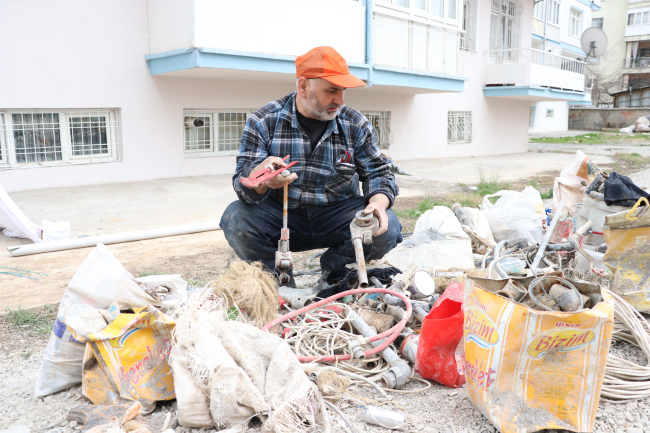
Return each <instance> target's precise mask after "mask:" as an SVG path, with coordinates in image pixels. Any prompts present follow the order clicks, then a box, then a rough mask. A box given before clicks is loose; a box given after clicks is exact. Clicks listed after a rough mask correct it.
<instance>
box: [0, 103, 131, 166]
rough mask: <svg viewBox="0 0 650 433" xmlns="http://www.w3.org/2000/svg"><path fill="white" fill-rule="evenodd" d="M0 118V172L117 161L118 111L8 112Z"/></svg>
mask: <svg viewBox="0 0 650 433" xmlns="http://www.w3.org/2000/svg"><path fill="white" fill-rule="evenodd" d="M2 117H3V119H0V128H1V129H0V136H1V137H2V138H0V149H1V151H2V157H1V159H0V167H1V168H4V169H12V168H25V167H38V166H52V165H66V164H84V163H94V162H111V161H115V160H117V159H118V150H119V139H118V137H119V131H118V126H119V125H118V117H117V110H105V109H102V110H7V111H6V112H5V114H4V116H2Z"/></svg>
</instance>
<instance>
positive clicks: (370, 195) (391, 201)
mask: <svg viewBox="0 0 650 433" xmlns="http://www.w3.org/2000/svg"><path fill="white" fill-rule="evenodd" d="M376 194H384V195H385V196H386V197H388V201H390V204H389V205H388V207H387V208H386V209H390V208H392V207H393V203H394V202H395V198H394V197H393V194H391V193H390V192H388V191H384V190H381V189H378V190H376V191H372V192H370V193H368V195H367V196H366V197H365V198H364V199H363V203H364V205H365V206H368V203H369V202H370V197H372V196H373V195H376Z"/></svg>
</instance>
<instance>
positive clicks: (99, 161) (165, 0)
mask: <svg viewBox="0 0 650 433" xmlns="http://www.w3.org/2000/svg"><path fill="white" fill-rule="evenodd" d="M571 1H574V0H571ZM575 1H577V0H575ZM533 9H534V3H533V1H532V0H309V1H307V0H238V1H226V0H148V1H147V0H113V1H110V2H87V1H83V0H70V1H68V2H65V3H64V4H62V3H60V2H50V1H46V0H37V1H32V2H19V1H5V2H0V39H1V40H3V41H5V43H4V44H1V45H0V54H2V58H3V59H5V60H6V61H3V62H0V77H1V78H0V184H2V186H3V187H4V188H5V189H7V190H8V191H16V190H24V189H37V188H50V187H62V186H77V185H89V184H101V183H115V182H132V181H142V180H149V179H159V178H169V177H183V176H199V175H216V174H228V173H232V172H233V170H234V167H235V156H236V153H237V149H238V146H239V140H240V136H241V133H242V130H243V127H244V125H245V123H246V120H247V119H248V116H249V115H250V113H251V112H252V111H254V110H255V109H257V108H258V107H260V106H262V105H264V104H266V103H267V102H269V101H272V100H275V99H278V98H280V97H282V96H284V95H286V94H288V93H290V92H292V91H293V90H294V89H295V66H294V60H295V57H296V56H297V55H300V54H302V53H304V52H306V51H308V50H309V49H311V48H313V47H315V46H320V45H330V46H332V47H334V48H335V49H337V50H338V51H339V52H340V53H341V54H342V55H343V56H344V57H345V58H346V59H347V61H348V63H349V65H350V69H351V71H352V73H354V74H355V75H356V76H357V77H359V78H361V79H363V80H365V81H366V82H367V84H368V85H367V87H365V88H359V89H350V90H348V91H347V92H346V104H347V105H349V106H351V107H354V108H356V109H358V110H360V111H362V112H363V113H364V114H365V115H366V117H368V119H369V120H370V121H371V123H372V124H373V126H374V128H375V132H376V135H377V140H378V144H379V146H380V147H381V148H382V151H383V152H384V153H385V154H386V155H388V156H389V157H391V158H394V159H395V160H398V161H399V160H408V159H421V158H443V157H454V156H455V157H470V156H479V155H495V154H505V153H512V152H523V151H526V150H527V145H526V143H527V132H528V124H529V108H530V105H531V102H532V103H540V102H543V101H584V100H585V98H586V97H587V93H585V88H584V73H583V72H584V71H583V69H582V66H581V65H582V63H581V62H580V61H578V60H573V59H566V58H565V57H561V56H560V54H557V55H553V57H551V55H550V54H549V55H546V54H545V53H544V52H543V51H539V50H537V49H534V48H533V47H532V41H531V39H530V38H529V37H528V36H524V35H530V34H531V33H532V28H531V26H532V23H533V19H532V17H533ZM539 52H541V53H542V54H544V56H541V57H540V56H539V55H538V53H539ZM551 58H552V59H553V60H552V61H550V60H549V59H551ZM558 59H559V60H561V61H559V60H558ZM565 103H566V102H565Z"/></svg>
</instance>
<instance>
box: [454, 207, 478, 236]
mask: <svg viewBox="0 0 650 433" xmlns="http://www.w3.org/2000/svg"><path fill="white" fill-rule="evenodd" d="M451 210H452V212H453V213H454V214H456V218H458V221H460V223H461V224H462V225H465V226H467V227H469V228H470V229H472V230H474V231H475V232H478V230H476V227H475V226H474V224H472V222H471V221H470V220H469V218H468V217H467V214H466V213H465V211H464V210H463V208H462V207H461V206H460V203H454V204H452V205H451Z"/></svg>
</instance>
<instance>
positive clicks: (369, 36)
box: [365, 0, 375, 87]
mask: <svg viewBox="0 0 650 433" xmlns="http://www.w3.org/2000/svg"><path fill="white" fill-rule="evenodd" d="M374 4H375V0H366V53H365V54H366V65H368V80H366V86H368V87H372V73H373V66H374V65H373V58H372V50H373V46H372V43H373V38H374V35H373V33H374V31H373V23H374V10H373V8H374Z"/></svg>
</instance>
